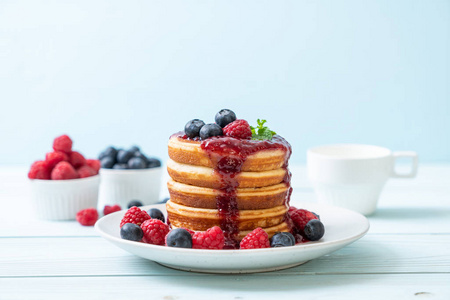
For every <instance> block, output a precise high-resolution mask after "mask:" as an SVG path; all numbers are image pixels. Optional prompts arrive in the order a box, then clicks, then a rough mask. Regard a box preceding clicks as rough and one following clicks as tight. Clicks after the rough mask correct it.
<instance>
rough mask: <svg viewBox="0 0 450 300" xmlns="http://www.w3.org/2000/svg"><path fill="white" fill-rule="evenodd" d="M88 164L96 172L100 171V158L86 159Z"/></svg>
mask: <svg viewBox="0 0 450 300" xmlns="http://www.w3.org/2000/svg"><path fill="white" fill-rule="evenodd" d="M86 165H88V166H89V167H90V168H92V169H93V170H94V171H95V172H96V173H98V171H100V167H101V165H100V161H99V160H98V159H86Z"/></svg>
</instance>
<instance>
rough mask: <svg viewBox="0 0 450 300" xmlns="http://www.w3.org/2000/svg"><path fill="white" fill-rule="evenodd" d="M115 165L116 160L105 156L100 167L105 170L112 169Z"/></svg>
mask: <svg viewBox="0 0 450 300" xmlns="http://www.w3.org/2000/svg"><path fill="white" fill-rule="evenodd" d="M115 163H116V159H115V158H113V157H111V156H105V157H103V158H102V159H101V160H100V165H101V167H102V168H104V169H112V167H113V166H114V164H115Z"/></svg>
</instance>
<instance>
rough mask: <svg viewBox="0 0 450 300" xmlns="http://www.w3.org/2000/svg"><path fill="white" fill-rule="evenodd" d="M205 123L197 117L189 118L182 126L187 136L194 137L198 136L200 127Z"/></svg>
mask: <svg viewBox="0 0 450 300" xmlns="http://www.w3.org/2000/svg"><path fill="white" fill-rule="evenodd" d="M204 125H205V122H203V121H202V120H199V119H194V120H190V121H189V122H187V123H186V125H185V126H184V133H185V134H186V135H187V136H188V137H189V138H191V139H192V138H195V137H196V136H199V134H200V129H201V128H202V127H203V126H204Z"/></svg>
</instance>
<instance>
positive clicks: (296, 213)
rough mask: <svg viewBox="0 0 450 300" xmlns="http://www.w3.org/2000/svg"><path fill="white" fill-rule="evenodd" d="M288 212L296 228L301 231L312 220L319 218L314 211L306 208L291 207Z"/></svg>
mask: <svg viewBox="0 0 450 300" xmlns="http://www.w3.org/2000/svg"><path fill="white" fill-rule="evenodd" d="M288 213H289V216H290V217H291V220H292V222H293V223H294V226H295V228H296V229H298V230H299V231H302V230H303V229H304V228H305V226H306V224H307V223H308V222H309V221H310V220H313V219H317V217H316V216H315V215H314V214H313V213H312V212H310V211H308V210H306V209H296V208H292V207H291V208H289V211H288Z"/></svg>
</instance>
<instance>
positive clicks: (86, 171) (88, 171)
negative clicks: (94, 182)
mask: <svg viewBox="0 0 450 300" xmlns="http://www.w3.org/2000/svg"><path fill="white" fill-rule="evenodd" d="M77 173H78V177H79V178H86V177H91V176H94V175H97V172H96V171H95V170H94V169H92V168H91V167H89V166H82V167H80V168H79V169H77Z"/></svg>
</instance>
